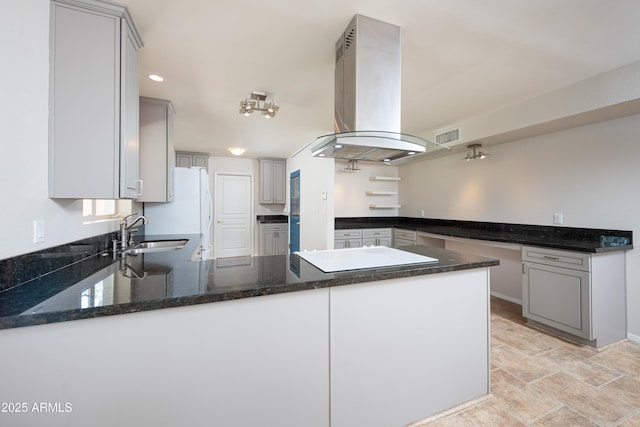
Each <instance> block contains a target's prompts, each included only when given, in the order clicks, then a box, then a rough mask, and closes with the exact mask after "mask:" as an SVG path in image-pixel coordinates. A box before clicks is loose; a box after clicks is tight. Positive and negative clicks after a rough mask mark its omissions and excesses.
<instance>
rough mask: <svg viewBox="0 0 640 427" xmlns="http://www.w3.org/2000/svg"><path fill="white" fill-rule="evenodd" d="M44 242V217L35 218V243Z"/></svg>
mask: <svg viewBox="0 0 640 427" xmlns="http://www.w3.org/2000/svg"><path fill="white" fill-rule="evenodd" d="M43 242H44V219H35V220H33V243H43Z"/></svg>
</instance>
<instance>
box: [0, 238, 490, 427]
mask: <svg viewBox="0 0 640 427" xmlns="http://www.w3.org/2000/svg"><path fill="white" fill-rule="evenodd" d="M147 238H148V236H147ZM195 240H197V239H195ZM196 245H197V243H195V244H194V243H193V242H190V243H189V244H188V246H187V247H186V248H184V249H182V250H179V251H175V252H166V253H157V254H145V255H143V256H138V257H127V260H126V262H123V261H121V260H116V261H115V262H111V263H109V265H107V266H105V267H104V268H103V269H101V270H98V271H97V272H95V273H93V274H91V275H89V277H86V278H84V279H82V280H85V282H84V283H83V284H82V285H81V286H77V284H78V283H69V285H68V287H67V288H65V289H63V290H62V291H61V292H60V293H62V292H64V291H65V290H66V291H67V294H66V295H65V296H64V298H59V300H57V301H56V300H55V295H54V296H48V298H47V300H51V299H52V298H53V301H49V304H48V305H47V304H46V301H40V302H37V303H35V304H33V305H30V306H29V307H27V308H25V309H24V310H23V308H24V307H20V308H18V310H21V311H20V312H19V313H16V312H15V311H16V309H15V308H11V307H12V306H13V304H12V302H13V303H16V304H17V303H18V301H17V299H16V300H13V301H11V298H10V297H11V296H10V295H8V292H4V293H3V294H2V297H3V298H4V299H2V301H0V307H1V308H2V310H3V313H2V317H1V318H0V324H1V325H2V326H3V327H4V328H6V329H5V330H2V331H0V343H2V346H3V349H5V350H4V352H3V362H4V363H3V364H2V367H0V378H1V379H2V382H3V388H2V390H1V391H0V394H1V397H2V401H3V402H9V401H14V402H25V403H28V406H29V405H31V404H32V403H33V402H36V401H37V402H41V401H49V402H60V405H58V406H59V407H61V408H63V411H60V412H57V413H33V412H29V413H11V414H1V415H0V417H1V418H0V421H2V424H4V421H7V422H8V423H9V424H10V425H33V424H34V423H37V422H44V423H46V424H47V425H53V426H55V425H87V424H89V423H90V424H91V425H98V426H99V425H105V426H106V425H142V424H153V425H178V424H183V425H184V424H186V425H204V424H206V425H225V426H236V425H237V426H244V425H254V424H255V425H269V426H271V425H278V426H288V425H290V426H299V425H306V426H329V425H331V426H334V427H335V426H353V425H367V426H375V425H380V426H394V425H397V426H401V425H405V424H407V423H410V422H413V421H417V420H419V419H421V418H424V417H427V416H430V415H432V414H434V413H437V412H440V411H442V410H445V409H448V408H450V407H452V406H455V405H458V404H460V403H464V402H467V401H470V400H473V399H475V398H477V397H481V396H485V395H487V394H488V392H489V289H488V276H489V267H491V266H494V265H497V263H498V262H497V261H496V260H493V259H487V258H483V257H479V256H473V255H465V254H461V253H457V252H453V251H447V250H442V249H437V248H428V247H424V246H416V247H411V248H408V249H407V250H409V251H412V252H414V253H417V254H421V255H425V256H430V257H433V258H436V259H438V261H437V262H435V263H425V264H413V265H409V266H397V267H382V268H375V269H362V270H356V271H347V272H339V273H324V272H322V271H320V270H319V269H317V268H316V267H314V266H313V265H311V264H309V263H308V262H306V261H305V260H303V259H301V258H300V257H298V256H297V255H291V256H284V255H282V256H269V257H253V258H238V259H221V260H211V261H205V262H190V261H189V258H190V253H191V252H190V251H192V250H193V249H194V248H195V247H196ZM80 264H81V263H80ZM76 269H77V267H76ZM145 274H146V275H145ZM67 276H69V277H71V276H73V274H71V273H69V274H68V275H67ZM127 276H128V277H127ZM142 277H144V278H142ZM59 279H60V280H62V279H61V278H59ZM94 279H97V281H96V282H95V283H93V284H91V282H92V281H93V280H94ZM149 279H151V280H149ZM41 280H45V279H41ZM68 280H73V279H70V278H68ZM145 281H146V282H145ZM99 284H100V285H99ZM49 285H51V286H52V285H53V284H52V283H49ZM22 286H25V285H22ZM60 286H61V285H60V284H59V281H58V287H60ZM73 286H76V288H75V289H71V288H73ZM45 287H46V285H45V284H44V283H36V286H35V287H34V289H40V290H42V288H45ZM34 292H36V291H34ZM20 294H21V295H22V296H23V297H25V298H26V295H28V294H29V292H28V290H27V288H25V289H23V290H21V292H20ZM16 295H17V294H16ZM29 301H30V302H29V304H32V303H34V302H35V300H34V299H33V298H32V299H30V300H29ZM71 301H75V303H76V306H75V307H71V306H69V305H68V304H70V302H71ZM83 301H84V303H83ZM65 304H67V305H65ZM162 308H169V309H162ZM161 309H162V310H161ZM12 310H13V311H12ZM116 314H117V315H116ZM121 314H124V315H121ZM74 319H86V320H82V321H73V322H69V321H68V320H74ZM41 323H48V324H42V325H39V324H41ZM28 325H32V326H29V327H19V326H28ZM35 325H38V326H35ZM67 403H69V405H68V406H70V407H71V408H72V410H71V411H67V412H64V408H67V407H68V406H65V405H66V404H67Z"/></svg>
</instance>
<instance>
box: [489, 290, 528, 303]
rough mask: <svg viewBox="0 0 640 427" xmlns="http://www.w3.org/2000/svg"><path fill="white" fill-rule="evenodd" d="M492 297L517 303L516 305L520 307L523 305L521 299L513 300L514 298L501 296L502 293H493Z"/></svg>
mask: <svg viewBox="0 0 640 427" xmlns="http://www.w3.org/2000/svg"><path fill="white" fill-rule="evenodd" d="M491 296H492V297H496V298H500V299H503V300H506V301H509V302H512V303H515V304H518V305H522V300H521V299H517V298H513V297H510V296H508V295H504V294H501V293H500V292H493V291H491Z"/></svg>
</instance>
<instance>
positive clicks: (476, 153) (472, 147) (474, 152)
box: [462, 144, 488, 162]
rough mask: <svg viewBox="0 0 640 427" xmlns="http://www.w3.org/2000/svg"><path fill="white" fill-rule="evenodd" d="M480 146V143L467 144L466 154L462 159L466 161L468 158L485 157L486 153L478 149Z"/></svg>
mask: <svg viewBox="0 0 640 427" xmlns="http://www.w3.org/2000/svg"><path fill="white" fill-rule="evenodd" d="M481 147H482V144H469V145H467V148H468V149H469V151H467V156H466V157H465V158H463V159H462V160H466V161H467V162H468V161H469V160H476V159H484V158H485V157H487V156H488V154H487V153H483V152H482V151H480V148H481Z"/></svg>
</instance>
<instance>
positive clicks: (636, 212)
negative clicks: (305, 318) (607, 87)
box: [399, 115, 640, 341]
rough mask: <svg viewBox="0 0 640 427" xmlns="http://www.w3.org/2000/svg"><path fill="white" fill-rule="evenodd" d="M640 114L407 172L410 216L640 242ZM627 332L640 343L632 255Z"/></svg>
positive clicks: (638, 264) (639, 261)
mask: <svg viewBox="0 0 640 427" xmlns="http://www.w3.org/2000/svg"><path fill="white" fill-rule="evenodd" d="M639 134H640V115H634V116H629V117H624V118H620V119H615V120H609V121H605V122H600V123H595V124H591V125H587V126H582V127H578V128H574V129H568V130H564V131H560V132H554V133H549V134H546V135H541V136H538V137H534V138H528V139H522V140H517V141H511V142H509V143H504V144H500V145H494V146H490V147H487V148H486V150H485V151H486V152H488V153H490V156H488V157H487V158H486V159H485V160H476V161H471V162H465V161H462V160H460V158H461V157H463V156H460V155H459V154H452V155H448V156H446V157H441V158H436V159H432V160H426V161H422V162H416V163H412V164H408V165H404V166H401V167H400V175H402V177H403V180H402V181H400V188H399V191H400V203H401V204H402V205H403V207H402V208H401V209H400V212H399V214H400V215H402V216H410V217H419V216H420V211H421V210H423V209H424V211H425V216H426V217H429V218H442V219H456V220H471V221H491V222H509V223H521V224H538V225H553V214H554V213H563V214H564V224H563V226H566V227H585V228H605V229H620V230H632V231H633V233H634V237H635V239H636V247H637V246H638V242H640V240H639V239H640V196H639V194H640V193H639V192H638V183H640V168H639V167H638V159H639V158H640V144H638V135H639ZM626 259H627V267H626V275H627V319H628V320H627V330H628V333H629V334H630V338H633V339H634V340H637V341H640V250H639V249H635V250H631V251H628V252H627V256H626Z"/></svg>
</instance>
